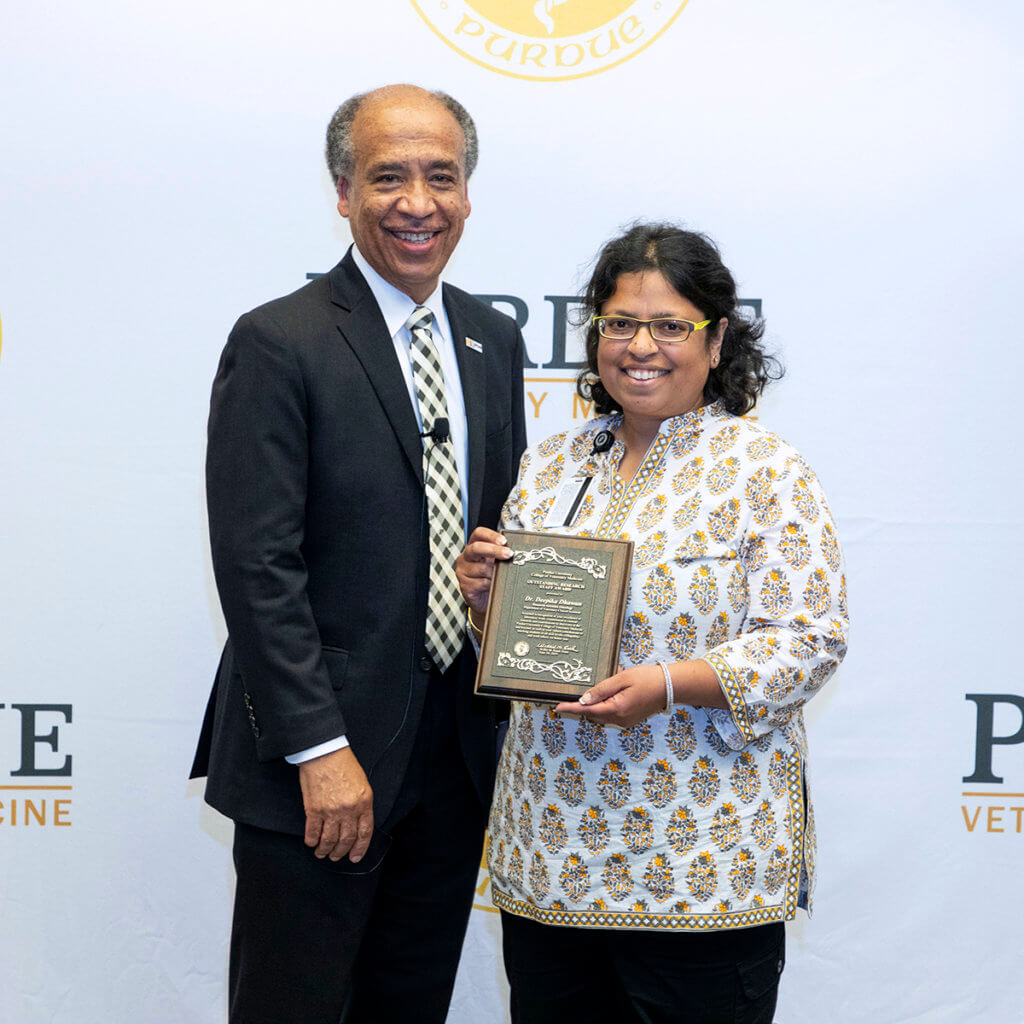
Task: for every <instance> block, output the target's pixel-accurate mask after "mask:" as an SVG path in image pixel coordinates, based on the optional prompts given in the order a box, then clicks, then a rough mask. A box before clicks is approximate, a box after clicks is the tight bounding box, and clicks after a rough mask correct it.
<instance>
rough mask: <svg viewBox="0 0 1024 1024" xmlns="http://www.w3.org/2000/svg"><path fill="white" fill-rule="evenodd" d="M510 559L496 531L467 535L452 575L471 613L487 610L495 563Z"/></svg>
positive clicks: (475, 532)
mask: <svg viewBox="0 0 1024 1024" xmlns="http://www.w3.org/2000/svg"><path fill="white" fill-rule="evenodd" d="M511 557H512V552H511V551H510V550H509V548H508V545H507V544H506V542H505V538H504V537H502V535H501V534H500V533H498V532H497V531H495V530H488V529H487V528H486V527H483V526H478V527H477V528H476V529H475V530H474V531H473V532H472V534H470V538H469V542H468V543H467V544H466V546H465V547H464V548H463V549H462V554H461V555H459V557H458V558H457V559H456V560H455V575H456V576H457V577H458V579H459V589H460V590H461V591H462V596H463V598H464V599H465V601H466V604H468V605H469V607H470V608H472V609H473V610H474V611H476V612H485V611H486V610H487V602H488V600H489V599H490V595H491V578H492V577H493V576H494V563H495V561H501V562H505V561H508V559H510V558H511Z"/></svg>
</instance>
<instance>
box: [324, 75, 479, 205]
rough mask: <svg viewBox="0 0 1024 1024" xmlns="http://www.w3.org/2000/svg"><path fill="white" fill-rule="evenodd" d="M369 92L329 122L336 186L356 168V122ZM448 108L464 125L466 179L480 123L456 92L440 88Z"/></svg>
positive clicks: (436, 96)
mask: <svg viewBox="0 0 1024 1024" xmlns="http://www.w3.org/2000/svg"><path fill="white" fill-rule="evenodd" d="M370 95H371V94H370V93H368V92H362V93H358V94H357V95H355V96H352V97H350V98H349V99H347V100H345V102H344V103H342V105H341V106H340V107H338V109H337V110H336V111H335V112H334V116H333V117H332V118H331V123H330V124H329V125H328V126H327V153H326V156H327V169H328V170H329V171H330V172H331V180H332V181H333V182H334V186H335V188H337V186H338V179H339V178H347V179H348V180H350V181H351V179H352V174H353V172H354V171H355V166H356V155H355V149H354V147H353V145H352V123H353V122H354V121H355V119H356V114H358V113H359V108H360V107H361V106H362V105H363V101H364V100H365V99H366V98H367V96H370ZM430 95H431V96H433V97H434V99H436V100H437V101H438V103H440V104H441V105H442V106H443V107H444V108H445V109H446V110H448V111H449V112H450V113H451V114H452V116H453V117H454V118H455V120H456V121H458V122H459V127H460V128H461V129H462V137H463V139H464V140H465V143H466V180H467V181H468V180H469V177H470V175H471V174H472V173H473V171H475V170H476V161H477V157H478V156H479V150H480V144H479V140H478V139H477V134H476V125H475V124H474V123H473V118H471V117H470V116H469V111H467V110H466V108H465V107H464V106H463V105H462V104H461V103H460V102H459V101H458V100H457V99H455V98H454V97H453V96H449V95H448V93H446V92H441V91H440V90H436V91H432V92H431V93H430Z"/></svg>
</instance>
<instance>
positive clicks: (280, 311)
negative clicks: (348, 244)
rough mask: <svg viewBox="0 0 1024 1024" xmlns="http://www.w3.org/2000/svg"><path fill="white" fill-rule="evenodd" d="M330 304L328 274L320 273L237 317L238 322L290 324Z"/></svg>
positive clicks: (304, 318) (302, 319) (326, 307)
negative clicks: (300, 285)
mask: <svg viewBox="0 0 1024 1024" xmlns="http://www.w3.org/2000/svg"><path fill="white" fill-rule="evenodd" d="M330 304H331V291H330V283H329V281H328V276H327V275H326V274H322V275H320V276H319V277H316V278H314V279H313V280H311V281H309V282H307V283H306V284H304V285H302V287H300V288H296V289H295V291H293V292H288V293H287V294H286V295H280V296H278V297H277V298H276V299H270V300H269V301H267V302H263V303H260V305H258V306H254V307H253V308H252V309H250V310H248V311H247V312H245V313H243V314H242V315H241V316H240V317H239V322H242V321H246V320H248V321H254V322H257V323H259V322H269V323H275V324H280V325H282V326H290V325H292V324H294V323H296V322H302V321H305V320H307V319H308V318H309V317H311V316H315V315H316V313H317V312H318V311H321V312H322V311H324V310H326V309H328V308H329V307H330Z"/></svg>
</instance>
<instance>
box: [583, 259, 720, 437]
mask: <svg viewBox="0 0 1024 1024" xmlns="http://www.w3.org/2000/svg"><path fill="white" fill-rule="evenodd" d="M599 312H600V314H601V315H602V316H628V317H634V318H635V319H637V320H654V319H657V318H659V317H674V318H676V319H680V320H690V321H692V322H694V323H700V322H701V321H702V320H704V319H706V317H705V315H704V313H703V312H702V311H701V310H699V309H698V308H697V307H696V306H694V305H693V303H691V302H689V301H688V300H687V299H685V298H683V296H682V295H680V294H679V292H677V291H676V290H675V288H673V287H672V285H671V284H669V283H668V281H667V280H666V279H665V277H664V276H663V275H662V274H661V273H660V272H659V271H657V270H647V271H640V272H636V273H630V274H622V275H621V276H620V277H619V278H618V280H617V281H616V282H615V291H614V292H613V293H612V295H611V296H610V297H609V298H608V300H607V301H606V302H604V303H602V305H601V309H600V310H599ZM724 331H725V321H724V320H722V321H720V322H719V323H717V324H709V325H708V326H707V327H705V328H703V329H702V330H699V331H694V332H693V333H692V334H691V335H690V336H689V338H687V339H686V341H683V342H675V343H670V344H665V343H661V344H659V343H658V342H656V341H654V340H653V339H652V338H651V335H650V332H649V330H648V328H647V326H646V325H644V324H641V325H640V327H639V328H638V330H637V332H636V334H635V335H634V336H633V338H632V339H631V340H630V341H611V340H609V339H608V338H601V339H599V341H598V345H597V371H598V374H599V375H600V377H601V383H602V384H604V386H605V389H606V390H607V392H608V394H609V395H610V396H611V397H612V398H613V399H614V400H615V401H616V402H618V404H619V405H620V406H621V407H622V412H623V418H624V420H625V421H626V422H627V423H633V424H635V425H640V424H641V423H642V422H644V421H651V422H650V423H648V425H649V426H650V425H654V423H656V424H659V425H660V424H661V422H662V421H664V420H667V419H669V418H671V417H672V416H680V415H682V414H683V413H686V412H691V411H692V410H694V409H699V408H700V407H701V406H702V405H703V404H704V384H705V383H706V381H707V379H708V373H709V372H710V370H711V367H712V365H713V364H714V363H715V362H717V361H718V354H719V350H720V349H721V347H722V335H723V333H724ZM655 429H657V427H656V426H655Z"/></svg>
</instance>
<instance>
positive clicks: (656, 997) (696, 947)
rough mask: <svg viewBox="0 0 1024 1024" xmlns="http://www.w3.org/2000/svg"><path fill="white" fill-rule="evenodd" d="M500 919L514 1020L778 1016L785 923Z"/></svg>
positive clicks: (651, 1022) (709, 1023)
mask: <svg viewBox="0 0 1024 1024" xmlns="http://www.w3.org/2000/svg"><path fill="white" fill-rule="evenodd" d="M501 926H502V941H503V945H504V949H505V972H506V974H507V975H508V981H509V985H510V986H511V988H512V1022H513V1024H549V1022H550V1024H565V1022H566V1021H573V1020H579V1021H586V1022H587V1024H605V1022H607V1024H637V1022H643V1024H771V1021H772V1016H773V1014H774V1012H775V1002H776V999H777V996H778V988H779V977H780V975H781V974H782V968H783V966H784V965H785V957H786V952H785V942H786V933H785V928H784V926H783V925H782V924H769V925H761V926H759V927H757V928H744V929H737V930H736V931H728V932H707V933H692V932H647V931H629V930H620V929H589V928H564V927H559V926H557V925H545V924H537V923H536V922H535V921H531V920H529V919H528V918H523V917H516V916H515V915H512V914H506V913H502V915H501Z"/></svg>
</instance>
